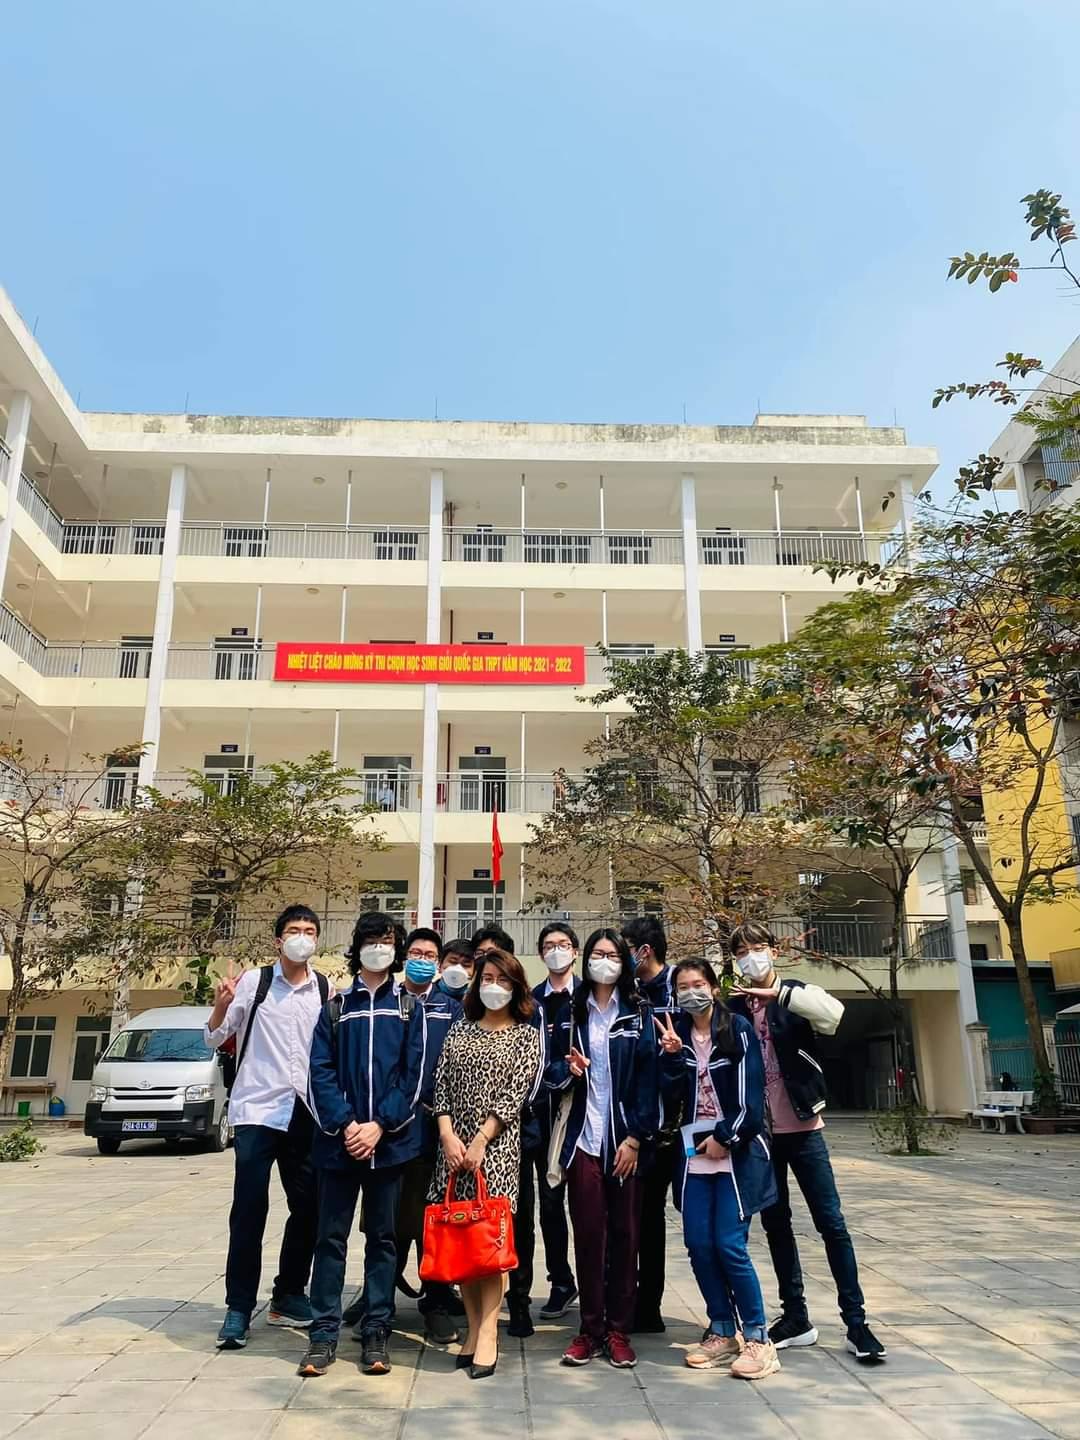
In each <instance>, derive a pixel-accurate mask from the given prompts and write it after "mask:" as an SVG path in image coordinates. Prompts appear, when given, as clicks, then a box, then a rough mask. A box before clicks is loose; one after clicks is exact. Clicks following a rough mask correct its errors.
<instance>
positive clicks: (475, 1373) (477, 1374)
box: [469, 1350, 499, 1380]
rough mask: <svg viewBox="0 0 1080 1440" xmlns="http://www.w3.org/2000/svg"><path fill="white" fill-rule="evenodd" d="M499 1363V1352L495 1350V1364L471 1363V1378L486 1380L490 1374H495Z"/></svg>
mask: <svg viewBox="0 0 1080 1440" xmlns="http://www.w3.org/2000/svg"><path fill="white" fill-rule="evenodd" d="M498 1363H499V1352H498V1350H496V1351H495V1363H494V1364H493V1365H470V1366H469V1378H470V1380H486V1379H487V1377H488V1376H489V1375H494V1374H495V1368H496V1366H497V1365H498Z"/></svg>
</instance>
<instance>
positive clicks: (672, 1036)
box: [653, 1014, 682, 1055]
mask: <svg viewBox="0 0 1080 1440" xmlns="http://www.w3.org/2000/svg"><path fill="white" fill-rule="evenodd" d="M653 1024H654V1025H655V1026H656V1028H657V1030H659V1031H660V1048H661V1050H663V1052H664V1054H665V1055H677V1054H678V1053H679V1051H680V1050H681V1049H682V1040H681V1039H680V1038H679V1032H678V1031H677V1030H676V1029H675V1022H674V1021H673V1020H672V1018H671V1016H670V1015H668V1014H665V1015H664V1017H663V1023H661V1020H660V1016H659V1015H654V1016H653Z"/></svg>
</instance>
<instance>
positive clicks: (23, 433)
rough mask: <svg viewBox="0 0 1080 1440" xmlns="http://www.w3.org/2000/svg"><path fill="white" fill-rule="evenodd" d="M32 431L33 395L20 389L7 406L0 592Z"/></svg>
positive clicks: (0, 540) (9, 552)
mask: <svg viewBox="0 0 1080 1440" xmlns="http://www.w3.org/2000/svg"><path fill="white" fill-rule="evenodd" d="M29 432H30V396H29V395H27V393H26V391H25V390H20V391H19V392H18V393H17V394H15V395H13V396H12V397H11V405H10V406H9V408H8V423H7V430H6V431H5V433H4V444H5V445H6V446H7V449H8V459H7V461H6V462H5V463H6V465H7V509H6V510H5V511H4V518H3V521H0V595H2V594H3V591H4V580H5V579H6V578H7V567H8V556H9V555H10V554H11V537H12V535H13V534H14V533H15V510H16V507H17V506H18V503H19V477H20V476H21V474H22V468H23V460H24V459H25V457H26V437H27V435H28V434H29Z"/></svg>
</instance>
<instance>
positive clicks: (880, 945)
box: [771, 915, 956, 961]
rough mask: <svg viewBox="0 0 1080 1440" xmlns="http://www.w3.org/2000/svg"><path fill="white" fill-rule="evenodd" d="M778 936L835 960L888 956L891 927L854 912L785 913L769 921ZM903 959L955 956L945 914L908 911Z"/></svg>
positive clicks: (940, 958)
mask: <svg viewBox="0 0 1080 1440" xmlns="http://www.w3.org/2000/svg"><path fill="white" fill-rule="evenodd" d="M771 928H772V930H773V932H774V933H775V934H776V935H777V937H778V938H781V939H787V940H789V941H791V942H792V943H793V944H794V946H795V949H796V951H797V952H798V951H799V950H803V951H805V952H807V953H808V954H811V955H814V954H819V955H824V956H825V957H829V956H835V957H836V959H838V960H859V959H873V960H886V959H888V958H889V955H890V953H891V946H892V927H891V925H890V922H889V921H888V920H886V919H875V918H873V917H864V916H855V915H823V916H816V917H811V918H805V917H799V918H794V917H790V916H789V917H785V918H783V919H780V920H774V921H772V922H771ZM901 943H902V945H903V953H902V956H901V959H903V960H906V961H922V960H926V961H931V960H954V959H955V958H956V956H955V954H954V951H953V941H952V931H951V930H950V928H949V922H948V920H947V918H946V917H945V916H944V915H909V916H908V917H907V919H906V920H905V922H904V927H903V938H902V942H901Z"/></svg>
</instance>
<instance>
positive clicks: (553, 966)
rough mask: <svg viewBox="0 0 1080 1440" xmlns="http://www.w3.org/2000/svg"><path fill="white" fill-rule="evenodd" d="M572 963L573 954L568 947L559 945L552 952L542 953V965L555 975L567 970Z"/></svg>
mask: <svg viewBox="0 0 1080 1440" xmlns="http://www.w3.org/2000/svg"><path fill="white" fill-rule="evenodd" d="M573 963H574V952H573V950H571V949H570V946H569V945H560V946H558V947H557V948H556V949H553V950H545V951H544V964H545V965H546V966H547V968H548V969H549V970H550V971H551V972H552V973H553V974H555V975H561V974H562V972H563V971H564V970H569V968H570V966H571V965H572V964H573Z"/></svg>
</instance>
